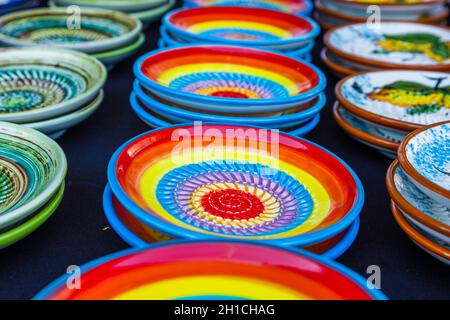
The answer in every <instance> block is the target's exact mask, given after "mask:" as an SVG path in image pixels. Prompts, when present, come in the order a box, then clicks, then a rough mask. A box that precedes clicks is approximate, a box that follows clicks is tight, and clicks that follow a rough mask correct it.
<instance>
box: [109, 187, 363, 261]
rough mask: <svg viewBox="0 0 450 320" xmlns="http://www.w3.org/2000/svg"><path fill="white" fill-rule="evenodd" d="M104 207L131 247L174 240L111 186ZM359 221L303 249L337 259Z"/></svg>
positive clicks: (115, 229) (111, 221)
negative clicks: (152, 225) (128, 206)
mask: <svg viewBox="0 0 450 320" xmlns="http://www.w3.org/2000/svg"><path fill="white" fill-rule="evenodd" d="M103 209H104V212H105V215H106V218H107V219H108V221H109V224H110V225H111V227H112V228H113V229H114V231H116V233H117V234H118V235H119V236H120V237H121V238H122V240H124V241H125V242H126V243H128V244H129V245H130V246H131V247H134V248H144V247H147V246H148V245H149V244H152V243H157V242H164V241H169V240H174V239H173V238H171V237H169V236H167V235H165V234H163V233H160V232H158V231H156V230H154V229H151V228H149V227H147V226H146V225H145V224H143V223H142V222H140V221H139V220H138V219H136V218H135V217H134V216H133V215H132V214H130V213H129V212H128V211H127V210H126V209H125V208H124V207H123V206H122V205H121V204H120V202H119V201H118V200H117V198H116V197H115V196H114V195H113V194H112V191H111V188H110V187H109V186H107V187H106V188H105V192H104V194H103ZM359 223H360V222H359V218H357V219H356V220H355V222H354V223H352V225H351V226H350V227H349V228H348V229H347V230H345V231H343V232H341V233H340V234H338V235H337V236H335V237H333V238H331V239H327V240H325V241H323V242H321V243H318V244H316V245H313V246H310V247H305V248H303V249H304V250H306V251H309V252H313V253H316V254H320V255H321V256H322V257H325V258H328V259H333V260H334V259H337V258H338V257H340V256H341V255H342V254H344V252H345V251H347V250H348V248H349V247H350V246H351V245H352V243H353V242H354V240H355V238H356V236H357V234H358V230H359Z"/></svg>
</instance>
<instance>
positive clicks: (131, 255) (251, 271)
mask: <svg viewBox="0 0 450 320" xmlns="http://www.w3.org/2000/svg"><path fill="white" fill-rule="evenodd" d="M132 274H133V277H131V275H132ZM66 278H67V276H64V277H61V278H60V279H58V280H57V281H55V282H54V283H52V284H50V285H49V286H48V287H47V288H45V289H44V290H43V291H41V292H40V293H39V294H38V295H37V296H36V297H35V299H57V300H58V299H64V300H66V299H67V300H68V299H70V300H75V299H78V300H82V299H125V300H126V299H139V300H144V299H162V300H168V299H170V300H172V299H209V300H210V299H255V300H257V299H330V300H331V299H362V300H367V299H369V300H370V299H385V296H384V295H383V294H382V293H381V292H379V291H377V290H368V289H366V285H365V281H364V279H363V278H362V277H360V276H359V275H356V274H355V273H354V272H353V271H350V270H349V269H347V268H345V267H343V266H341V265H339V264H337V263H335V262H328V261H327V260H323V259H321V258H320V257H319V256H316V255H312V254H309V253H306V252H304V251H297V250H286V249H281V248H277V247H264V246H259V245H255V244H248V243H235V242H220V241H214V242H200V243H198V242H197V243H191V242H175V243H168V244H164V245H153V246H151V247H149V248H147V249H143V250H142V249H139V250H136V249H133V250H128V251H124V252H120V253H116V254H114V255H111V256H108V257H105V258H102V259H99V260H97V261H94V262H92V263H90V264H88V265H86V266H83V267H82V276H81V281H82V282H83V283H84V284H85V285H84V286H83V288H82V290H68V289H66V286H65V281H66ZM130 279H132V280H130Z"/></svg>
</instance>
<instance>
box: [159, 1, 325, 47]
mask: <svg viewBox="0 0 450 320" xmlns="http://www.w3.org/2000/svg"><path fill="white" fill-rule="evenodd" d="M164 25H165V27H166V28H167V29H168V30H169V31H170V32H171V33H172V34H173V35H175V36H177V37H178V38H181V39H183V40H186V41H189V42H192V41H203V42H208V41H209V42H211V41H212V42H220V43H229V44H241V45H244V44H245V45H258V46H264V47H266V48H271V49H285V50H287V49H289V48H291V49H295V48H297V47H299V46H302V45H305V44H306V43H307V42H308V41H311V40H312V39H314V38H315V37H316V36H317V35H318V34H319V32H320V30H319V27H318V25H317V24H316V23H315V22H314V21H312V20H311V19H308V18H302V17H299V16H295V15H291V14H287V13H284V12H279V11H273V10H266V9H259V8H246V7H202V8H191V9H181V10H175V11H173V12H171V13H169V14H167V15H166V16H165V17H164Z"/></svg>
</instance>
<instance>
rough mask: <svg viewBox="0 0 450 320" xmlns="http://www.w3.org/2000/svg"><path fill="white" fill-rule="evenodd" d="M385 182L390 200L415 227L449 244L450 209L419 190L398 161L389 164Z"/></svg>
mask: <svg viewBox="0 0 450 320" xmlns="http://www.w3.org/2000/svg"><path fill="white" fill-rule="evenodd" d="M386 184H387V188H388V191H389V195H390V196H391V198H392V201H394V202H395V205H396V206H397V207H398V208H399V209H400V210H401V211H402V213H403V214H404V215H405V216H406V215H407V216H408V219H409V220H410V221H411V222H412V223H413V224H414V225H415V226H416V227H417V228H420V229H421V230H424V231H425V232H427V233H429V234H431V235H433V236H434V237H435V238H438V239H440V240H442V241H444V242H446V243H448V244H450V209H449V208H447V207H445V206H443V205H442V204H439V203H438V202H437V201H435V200H433V199H432V198H430V197H428V196H427V195H426V194H424V193H423V192H422V191H420V190H419V189H418V188H417V187H416V186H415V185H414V183H412V182H411V181H410V180H409V178H408V176H407V175H406V174H405V172H404V171H403V169H402V168H401V167H400V166H399V163H398V161H395V162H394V163H393V164H392V165H391V166H390V168H389V170H388V173H387V177H386Z"/></svg>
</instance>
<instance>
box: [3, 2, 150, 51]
mask: <svg viewBox="0 0 450 320" xmlns="http://www.w3.org/2000/svg"><path fill="white" fill-rule="evenodd" d="M74 14H75V15H76V14H77V12H68V9H66V8H41V9H33V10H25V11H21V12H17V13H12V14H8V15H5V16H2V17H0V42H2V43H3V44H6V45H10V46H37V45H39V46H49V45H51V46H55V47H61V48H66V49H74V50H78V51H83V52H87V53H98V52H102V51H108V50H114V49H117V48H120V47H123V46H126V45H129V44H131V43H133V42H134V41H136V39H137V37H138V36H139V33H140V32H141V30H142V24H141V22H140V21H139V20H138V19H136V18H134V17H131V16H129V15H126V14H124V13H121V12H119V11H110V10H102V9H83V12H82V14H81V18H80V19H79V21H78V20H77V19H75V18H74V16H73V15H74Z"/></svg>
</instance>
